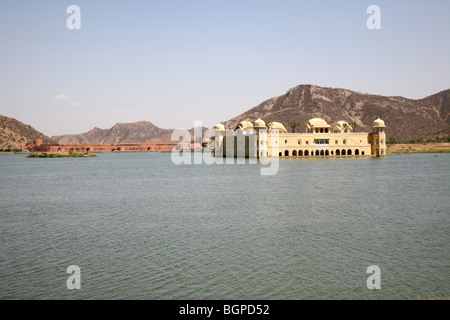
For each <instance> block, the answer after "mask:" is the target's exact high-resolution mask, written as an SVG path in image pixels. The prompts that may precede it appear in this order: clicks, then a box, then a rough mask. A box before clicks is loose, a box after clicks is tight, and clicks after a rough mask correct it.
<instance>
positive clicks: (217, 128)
mask: <svg viewBox="0 0 450 320" xmlns="http://www.w3.org/2000/svg"><path fill="white" fill-rule="evenodd" d="M214 129H215V130H218V131H225V126H224V125H223V124H221V123H218V124H216V125H215V126H214Z"/></svg>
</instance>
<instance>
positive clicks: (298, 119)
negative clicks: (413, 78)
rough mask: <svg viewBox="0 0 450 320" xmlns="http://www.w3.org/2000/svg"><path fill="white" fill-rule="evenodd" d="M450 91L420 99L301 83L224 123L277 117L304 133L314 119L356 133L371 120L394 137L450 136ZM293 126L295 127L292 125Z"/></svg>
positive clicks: (410, 138) (278, 119)
mask: <svg viewBox="0 0 450 320" xmlns="http://www.w3.org/2000/svg"><path fill="white" fill-rule="evenodd" d="M449 112H450V89H449V90H445V91H442V92H440V93H437V94H435V95H432V96H429V97H426V98H424V99H420V100H413V99H407V98H403V97H385V96H379V95H371V94H362V93H358V92H354V91H350V90H347V89H335V88H323V87H318V86H313V85H300V86H297V87H295V88H292V89H290V90H288V91H287V92H286V93H285V94H284V95H282V96H279V97H275V98H271V99H269V100H266V101H264V102H262V103H261V104H260V105H258V106H256V107H254V108H252V109H250V110H249V111H247V112H244V113H243V114H241V115H239V116H237V117H235V118H232V119H230V120H228V121H226V122H223V124H224V125H225V126H226V127H227V128H234V127H235V126H236V125H237V124H238V123H239V122H240V121H242V120H249V121H254V120H256V119H258V118H261V119H263V120H264V121H266V123H269V122H271V121H278V122H281V123H283V125H284V126H285V127H286V129H287V130H288V131H289V132H292V130H295V132H304V130H303V126H304V125H305V124H306V122H307V121H308V120H309V119H311V118H316V117H317V118H323V119H324V120H325V121H327V122H328V123H330V124H332V123H334V122H336V121H339V120H345V121H347V122H349V123H353V122H355V123H356V124H357V126H356V131H370V129H371V128H370V127H371V125H372V122H373V120H375V119H376V118H377V117H380V118H381V119H383V120H384V121H385V122H386V126H387V134H388V136H389V137H390V138H393V139H395V140H412V139H419V138H427V137H436V136H449V135H450V117H449ZM294 126H295V127H294Z"/></svg>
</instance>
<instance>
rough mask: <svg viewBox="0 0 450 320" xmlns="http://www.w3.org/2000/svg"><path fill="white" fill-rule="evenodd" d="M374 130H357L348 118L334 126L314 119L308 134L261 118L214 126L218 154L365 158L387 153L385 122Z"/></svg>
mask: <svg viewBox="0 0 450 320" xmlns="http://www.w3.org/2000/svg"><path fill="white" fill-rule="evenodd" d="M372 128H373V130H372V132H370V133H369V132H353V128H352V127H351V125H350V124H348V123H347V122H345V121H338V122H336V123H335V124H333V125H332V126H331V125H329V124H328V123H327V122H326V121H325V120H323V119H320V118H314V119H311V120H309V121H308V123H307V124H306V125H305V126H304V130H305V132H304V133H288V132H287V130H286V128H285V127H284V126H283V124H281V123H279V122H271V123H269V124H268V125H267V126H266V124H265V122H264V121H263V120H261V119H258V120H256V121H255V123H254V124H253V123H251V122H250V121H242V122H240V123H239V125H238V126H237V127H236V128H235V129H228V130H226V129H225V127H224V125H223V124H221V123H219V124H217V125H216V126H215V127H214V130H215V137H214V144H213V145H214V155H215V156H216V157H236V158H241V157H243V158H263V157H276V156H279V157H342V156H346V157H347V156H352V157H355V156H356V157H363V156H385V155H386V133H385V128H386V126H385V124H384V121H383V120H381V119H380V118H378V119H376V120H375V121H374V122H373V126H372Z"/></svg>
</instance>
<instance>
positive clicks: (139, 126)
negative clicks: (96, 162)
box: [52, 121, 173, 144]
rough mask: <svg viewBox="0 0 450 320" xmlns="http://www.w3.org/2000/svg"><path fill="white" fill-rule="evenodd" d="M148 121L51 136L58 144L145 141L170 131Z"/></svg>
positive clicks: (170, 131)
mask: <svg viewBox="0 0 450 320" xmlns="http://www.w3.org/2000/svg"><path fill="white" fill-rule="evenodd" d="M172 131H173V130H170V129H161V128H159V127H157V126H155V125H154V124H153V123H151V122H148V121H139V122H133V123H117V124H115V125H114V126H113V127H112V128H110V129H100V128H94V129H92V130H90V131H88V132H85V133H80V134H67V135H62V136H53V137H52V139H54V140H56V141H57V142H58V143H60V144H70V143H145V142H148V141H149V140H151V139H155V138H158V137H161V136H163V135H167V134H170V133H172Z"/></svg>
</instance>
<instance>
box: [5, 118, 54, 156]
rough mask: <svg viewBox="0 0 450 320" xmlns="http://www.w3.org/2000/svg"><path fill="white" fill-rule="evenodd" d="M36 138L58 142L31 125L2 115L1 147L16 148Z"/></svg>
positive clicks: (45, 141) (48, 141)
mask: <svg viewBox="0 0 450 320" xmlns="http://www.w3.org/2000/svg"><path fill="white" fill-rule="evenodd" d="M35 139H42V141H43V142H44V143H56V142H55V141H54V140H52V139H51V138H49V137H47V136H46V135H44V134H43V133H41V132H39V131H37V130H36V129H34V128H33V127H31V126H30V125H27V124H24V123H22V122H20V121H18V120H16V119H14V118H9V117H5V116H2V115H0V149H4V148H9V147H12V148H16V147H17V145H18V144H24V143H28V142H33V141H34V140H35Z"/></svg>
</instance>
